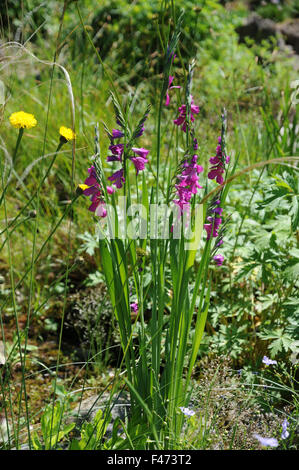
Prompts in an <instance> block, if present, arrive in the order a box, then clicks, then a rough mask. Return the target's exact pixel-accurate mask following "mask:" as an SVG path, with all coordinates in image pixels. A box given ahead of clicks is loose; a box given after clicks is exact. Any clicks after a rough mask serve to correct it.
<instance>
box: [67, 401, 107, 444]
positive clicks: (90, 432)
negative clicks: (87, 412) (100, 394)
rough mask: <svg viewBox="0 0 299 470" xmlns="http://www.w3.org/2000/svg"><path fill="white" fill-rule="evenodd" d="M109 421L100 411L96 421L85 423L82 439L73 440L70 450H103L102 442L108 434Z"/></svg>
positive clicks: (95, 418)
mask: <svg viewBox="0 0 299 470" xmlns="http://www.w3.org/2000/svg"><path fill="white" fill-rule="evenodd" d="M108 424H109V419H108V418H107V416H104V417H103V411H102V410H101V409H99V410H98V411H97V413H96V415H95V417H94V419H93V420H92V421H91V422H90V423H88V422H85V423H83V425H82V427H81V439H79V440H78V439H73V440H72V442H71V444H70V450H98V449H101V448H102V440H103V437H104V435H105V433H106V429H107V426H108Z"/></svg>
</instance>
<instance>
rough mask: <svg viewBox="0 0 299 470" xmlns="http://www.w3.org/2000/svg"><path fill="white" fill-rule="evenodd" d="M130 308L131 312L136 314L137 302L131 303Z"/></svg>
mask: <svg viewBox="0 0 299 470" xmlns="http://www.w3.org/2000/svg"><path fill="white" fill-rule="evenodd" d="M130 308H131V312H134V313H136V312H138V303H137V302H133V303H132V304H130Z"/></svg>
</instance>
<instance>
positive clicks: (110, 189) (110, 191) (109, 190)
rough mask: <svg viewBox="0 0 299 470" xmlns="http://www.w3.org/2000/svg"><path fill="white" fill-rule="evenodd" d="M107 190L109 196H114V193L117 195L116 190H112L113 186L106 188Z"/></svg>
mask: <svg viewBox="0 0 299 470" xmlns="http://www.w3.org/2000/svg"><path fill="white" fill-rule="evenodd" d="M106 189H107V193H108V194H113V193H115V189H114V188H112V186H106Z"/></svg>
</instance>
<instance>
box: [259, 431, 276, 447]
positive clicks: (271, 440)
mask: <svg viewBox="0 0 299 470" xmlns="http://www.w3.org/2000/svg"><path fill="white" fill-rule="evenodd" d="M253 437H255V438H256V439H257V440H258V441H259V443H260V444H261V445H262V446H263V447H277V446H278V440H277V439H275V437H263V436H260V435H259V434H253Z"/></svg>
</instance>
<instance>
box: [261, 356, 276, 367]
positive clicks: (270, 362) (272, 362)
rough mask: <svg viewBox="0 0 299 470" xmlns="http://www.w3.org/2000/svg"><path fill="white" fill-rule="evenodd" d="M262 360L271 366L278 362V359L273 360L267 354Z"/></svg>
mask: <svg viewBox="0 0 299 470" xmlns="http://www.w3.org/2000/svg"><path fill="white" fill-rule="evenodd" d="M262 362H263V363H264V364H266V366H270V365H272V364H277V361H273V360H272V359H269V358H268V357H267V356H264V357H263V360H262Z"/></svg>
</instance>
